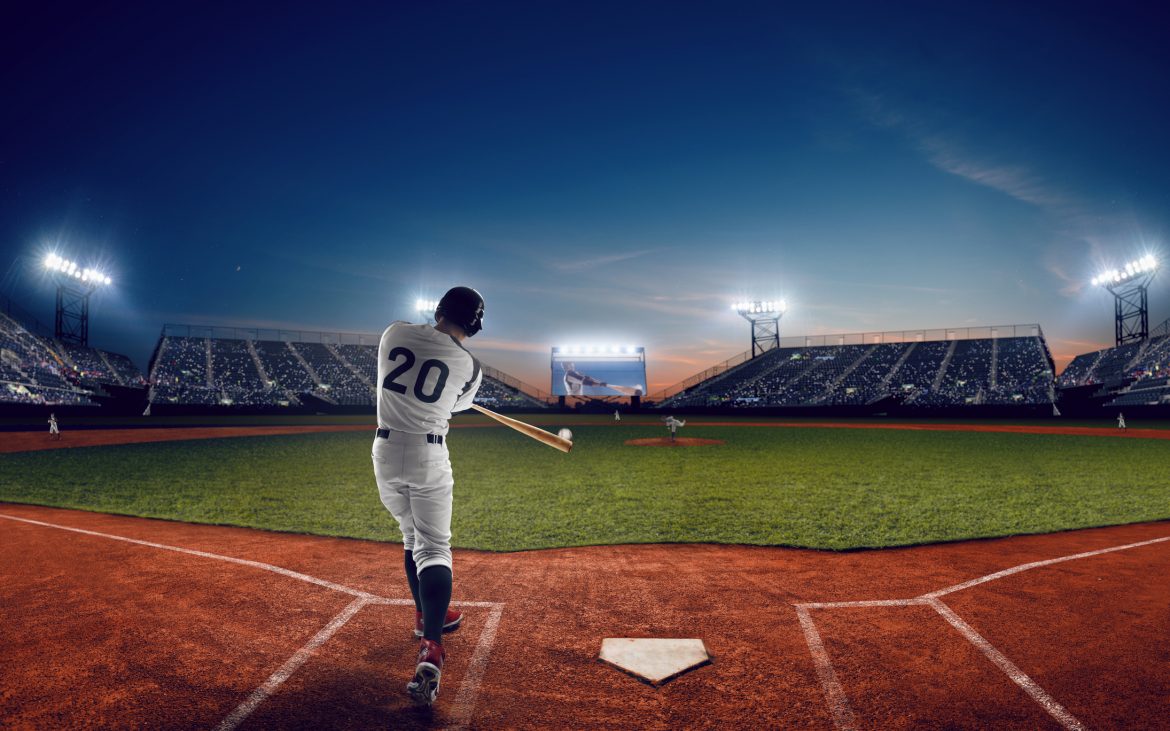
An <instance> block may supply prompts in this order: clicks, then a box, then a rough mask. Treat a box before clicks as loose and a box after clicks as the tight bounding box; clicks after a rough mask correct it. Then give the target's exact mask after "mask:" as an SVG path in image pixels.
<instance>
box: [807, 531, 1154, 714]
mask: <svg viewBox="0 0 1170 731" xmlns="http://www.w3.org/2000/svg"><path fill="white" fill-rule="evenodd" d="M1165 541H1170V536H1163V537H1161V538H1152V539H1150V540H1147V541H1138V542H1136V543H1126V544H1124V545H1121V546H1112V547H1110V548H1101V549H1098V550H1094V551H1084V552H1082V553H1074V554H1071V555H1068V556H1060V557H1058V558H1050V559H1046V560H1043V561H1032V562H1029V563H1024V564H1020V565H1019V566H1013V567H1012V568H1008V569H1004V570H1002V571H997V572H995V573H993V574H987V575H986V576H981V577H979V578H977V579H972V580H970V581H966V582H963V583H961V584H955V585H954V586H949V587H947V588H945V589H939V590H937V591H932V592H928V593H926V594H922V595H920V596H917V597H914V598H913V599H870V600H863V601H844V602H800V603H794V604H793V607H794V608H795V609H796V616H797V618H798V619H799V620H800V627H801V630H802V631H803V632H804V641H805V644H807V645H808V650H809V654H810V655H812V659H813V664H814V665H815V667H816V671H817V677H818V678H819V679H820V682H821V689H822V691H823V692H824V694H825V700H826V701H827V702H828V704H829V710H830V712H831V713H832V714H833V724H834V725H835V726H836V727H837V728H838V729H840V730H841V731H852V730H853V729H856V728H857V722H856V718H855V717H854V714H853V709H852V707H850V705H849V698H848V696H846V695H845V691H844V689H843V688H842V687H841V682H840V680H839V679H838V678H837V673H836V671H835V670H834V669H833V661H832V660H831V659H830V658H829V653H828V652H827V651H826V650H825V645H824V642H823V641H822V639H821V635H820V632H819V631H818V630H817V626H816V622H814V621H813V618H812V615H811V614H810V612H809V610H810V609H842V608H856V607H913V606H929V607H931V608H932V609H934V610H935V611H936V612H938V614H939V615H940V616H941V617H942V618H943V619H945V620H946V621H947V623H948V624H950V625H951V626H952V627H953V628H955V629H956V630H957V631H958V632H959V633H960V634H962V635H963V637H964V638H965V639H966V640H967V641H968V642H970V643H971V644H972V645H974V646H975V647H976V648H977V649H978V650H979V651H980V652H982V653H983V654H984V656H986V657H987V659H988V660H990V661H991V662H992V663H993V664H994V665H995V666H996V667H998V668H999V669H1000V670H1001V671H1003V673H1004V674H1005V675H1007V676H1008V678H1010V679H1011V680H1012V682H1014V683H1015V684H1016V685H1018V686H1019V687H1020V688H1022V689H1023V690H1024V692H1025V693H1027V694H1028V695H1029V696H1031V698H1032V699H1033V700H1034V701H1035V702H1036V703H1037V704H1038V705H1039V706H1040V707H1041V708H1043V709H1044V710H1045V711H1046V712H1047V713H1048V714H1049V715H1050V716H1052V717H1053V718H1054V719H1056V721H1057V722H1058V723H1060V725H1061V726H1063V727H1064V728H1066V729H1069V730H1070V731H1084V729H1085V726H1084V724H1082V723H1081V722H1080V721H1079V720H1078V719H1077V718H1076V717H1075V716H1073V715H1072V713H1070V712H1069V711H1068V710H1067V709H1066V708H1065V707H1064V706H1062V705H1061V704H1060V703H1058V702H1057V701H1056V699H1055V698H1053V697H1052V696H1051V695H1049V694H1048V693H1047V692H1046V691H1045V690H1044V689H1043V688H1041V687H1040V685H1039V684H1038V683H1036V681H1034V680H1032V678H1030V677H1029V676H1028V675H1027V674H1026V673H1025V672H1024V671H1023V670H1021V669H1020V668H1019V667H1018V666H1017V665H1016V664H1015V663H1013V662H1012V661H1011V660H1009V659H1008V658H1007V656H1006V655H1004V654H1003V653H1002V652H1000V651H999V650H997V649H996V648H995V647H994V646H993V645H992V644H991V643H990V642H988V641H987V640H986V639H985V638H984V637H983V636H982V635H980V634H979V633H978V632H977V631H976V630H975V628H974V627H972V626H971V625H969V624H967V623H966V622H965V621H964V620H963V618H962V617H960V616H959V615H957V614H955V612H954V611H953V610H952V609H951V608H950V607H949V606H947V605H946V604H944V603H943V602H942V600H941V599H939V597H941V596H945V595H947V594H952V593H954V592H956V591H962V590H963V589H969V588H971V587H973V586H978V585H980V584H985V583H987V582H990V581H995V580H996V579H1002V578H1004V577H1006V576H1012V575H1013V574H1018V573H1021V572H1024V571H1029V570H1031V569H1036V568H1041V567H1044V566H1051V565H1053V564H1058V563H1064V562H1065V561H1075V560H1077V559H1081V558H1090V557H1092V556H1100V555H1102V554H1106V553H1114V552H1116V551H1125V550H1128V549H1131V548H1140V547H1142V546H1150V545H1153V544H1156V543H1163V542H1165Z"/></svg>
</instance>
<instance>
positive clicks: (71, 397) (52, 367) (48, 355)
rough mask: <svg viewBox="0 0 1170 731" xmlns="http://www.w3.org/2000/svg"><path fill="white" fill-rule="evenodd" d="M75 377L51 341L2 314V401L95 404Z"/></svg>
mask: <svg viewBox="0 0 1170 731" xmlns="http://www.w3.org/2000/svg"><path fill="white" fill-rule="evenodd" d="M72 375H73V374H72V369H71V368H70V367H69V365H68V364H67V363H66V362H65V360H64V359H63V358H62V357H61V355H60V354H58V353H57V352H55V351H54V349H53V348H52V347H51V346H50V345H49V342H48V341H46V340H44V339H43V338H40V337H38V336H37V335H35V334H33V333H31V332H29V331H28V330H27V329H26V328H25V327H24V326H23V325H21V324H20V323H19V322H17V321H16V320H14V319H12V318H11V317H9V316H8V315H5V314H3V313H0V384H3V385H2V386H0V402H6V403H16V404H43V405H67V406H89V405H92V404H93V401H92V400H91V399H90V395H91V393H90V392H89V391H87V390H85V389H83V388H82V387H81V386H80V385H79V384H75V383H73V382H72V381H70V380H69V379H70V378H71V377H72Z"/></svg>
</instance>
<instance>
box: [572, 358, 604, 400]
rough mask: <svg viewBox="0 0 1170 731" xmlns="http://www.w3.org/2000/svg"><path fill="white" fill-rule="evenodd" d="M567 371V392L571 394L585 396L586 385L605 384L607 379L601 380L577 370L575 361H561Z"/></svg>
mask: <svg viewBox="0 0 1170 731" xmlns="http://www.w3.org/2000/svg"><path fill="white" fill-rule="evenodd" d="M561 368H562V369H563V370H564V371H565V393H566V394H568V395H569V396H584V395H585V386H605V385H607V384H606V383H605V381H599V380H597V379H596V378H594V377H593V376H587V375H585V374H584V373H582V372H581V371H579V370H577V366H576V364H574V363H561Z"/></svg>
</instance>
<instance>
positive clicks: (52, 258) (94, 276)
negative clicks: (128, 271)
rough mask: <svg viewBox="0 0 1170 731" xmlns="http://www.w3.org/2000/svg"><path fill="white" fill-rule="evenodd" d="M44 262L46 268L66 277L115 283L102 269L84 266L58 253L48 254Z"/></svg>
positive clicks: (100, 282)
mask: <svg viewBox="0 0 1170 731" xmlns="http://www.w3.org/2000/svg"><path fill="white" fill-rule="evenodd" d="M44 264H45V269H48V270H49V271H50V272H53V273H55V274H60V275H61V276H64V277H73V278H74V279H79V280H81V281H82V282H83V283H85V284H92V285H94V286H96V285H99V284H100V285H106V286H109V285H110V284H112V283H113V280H112V279H110V277H109V276H108V275H106V274H104V273H103V272H102V271H100V270H98V269H94V268H93V267H82V266H81V265H80V264H78V263H77V262H75V261H73V260H72V259H66V258H65V257H63V256H58V255H57V254H48V255H46V256H45V261H44Z"/></svg>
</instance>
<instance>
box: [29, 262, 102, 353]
mask: <svg viewBox="0 0 1170 731" xmlns="http://www.w3.org/2000/svg"><path fill="white" fill-rule="evenodd" d="M44 263H45V269H48V270H49V273H50V274H52V276H53V281H54V282H56V284H57V317H56V319H55V320H54V326H53V336H54V337H55V338H57V339H58V340H60V341H62V342H66V343H73V344H75V345H80V346H83V347H85V346H88V345H89V296H90V295H91V294H93V293H94V292H95V291H96V290H97V289H98V288H99V287H108V286H110V284H112V281H111V279H110V277H109V276H108V275H106V274H104V273H102V272H101V271H99V270H97V269H92V268H82V267H81V266H80V265H79V264H78V263H77V262H75V261H72V260H70V259H66V258H65V257H62V256H58V255H57V254H49V255H48V256H46V257H45V262H44Z"/></svg>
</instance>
